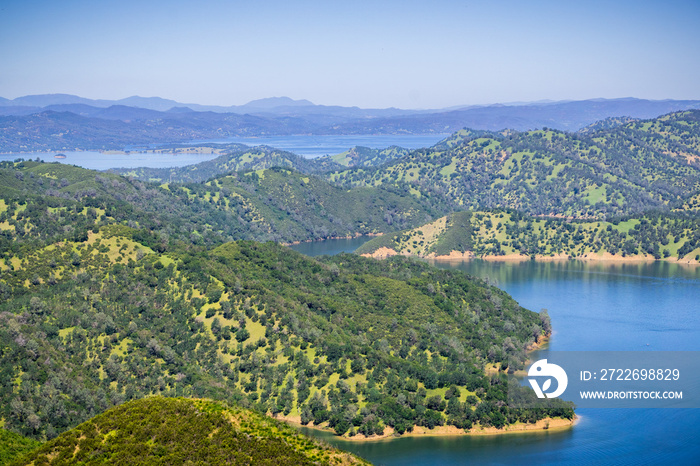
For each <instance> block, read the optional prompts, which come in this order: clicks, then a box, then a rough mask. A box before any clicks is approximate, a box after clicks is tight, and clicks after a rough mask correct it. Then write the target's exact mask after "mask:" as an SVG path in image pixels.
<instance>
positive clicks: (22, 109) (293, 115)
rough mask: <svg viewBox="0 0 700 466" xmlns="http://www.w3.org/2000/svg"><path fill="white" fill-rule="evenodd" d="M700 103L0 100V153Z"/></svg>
mask: <svg viewBox="0 0 700 466" xmlns="http://www.w3.org/2000/svg"><path fill="white" fill-rule="evenodd" d="M699 108H700V101H698V100H643V99H635V98H624V99H593V100H583V101H566V102H535V103H528V104H510V105H503V104H498V105H490V106H473V107H457V108H450V109H442V110H402V109H396V108H388V109H361V108H358V107H339V106H325V105H315V104H313V103H312V102H310V101H308V100H293V99H290V98H288V97H273V98H268V99H260V100H254V101H252V102H249V103H247V104H245V105H240V106H232V107H219V106H204V105H198V104H183V103H180V102H176V101H174V100H167V99H162V98H160V97H148V98H144V97H138V96H134V97H129V98H126V99H121V100H92V99H86V98H83V97H78V96H74V95H67V94H50V95H34V96H25V97H18V98H16V99H13V100H9V99H3V98H0V151H4V152H27V151H38V150H72V149H121V148H123V147H125V146H128V145H131V146H133V145H140V144H154V143H179V142H187V141H191V140H195V139H198V140H202V139H222V138H227V137H236V136H273V135H292V134H319V135H320V134H431V133H452V132H455V131H459V130H460V129H463V128H471V129H475V130H488V131H499V130H502V129H513V130H516V131H527V130H531V129H536V128H544V127H548V128H553V129H559V130H564V131H572V132H573V131H577V130H579V129H581V128H583V127H586V126H588V125H591V124H593V123H595V122H597V121H600V120H605V119H609V118H621V117H625V118H627V119H628V118H654V117H657V116H660V115H663V114H667V113H670V112H674V111H680V110H689V109H699Z"/></svg>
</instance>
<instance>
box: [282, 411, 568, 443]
mask: <svg viewBox="0 0 700 466" xmlns="http://www.w3.org/2000/svg"><path fill="white" fill-rule="evenodd" d="M271 417H272V418H273V419H277V420H278V421H283V422H285V423H287V424H290V425H292V426H294V427H304V428H307V429H313V430H317V431H319V432H326V433H329V434H334V439H338V440H342V441H345V442H380V441H391V440H396V439H399V438H404V437H405V438H409V437H462V436H485V435H508V434H533V433H543V432H549V431H555V432H557V431H562V430H566V429H571V428H572V427H573V426H575V425H576V424H577V423H578V421H579V420H580V419H581V417H580V416H578V415H574V417H573V419H565V418H544V419H540V420H539V421H537V422H535V423H534V424H523V423H516V424H510V425H507V426H505V427H504V428H503V429H498V428H496V427H482V426H480V425H475V426H474V427H472V428H471V429H469V430H464V429H460V428H458V427H455V426H452V425H444V426H436V427H434V428H432V429H428V428H426V427H422V426H414V427H413V431H411V432H404V433H403V434H400V435H399V434H396V433H395V432H394V429H393V428H392V427H386V428H385V429H384V433H383V434H381V435H372V436H370V437H366V436H365V435H363V434H356V435H353V436H352V437H348V436H347V435H335V432H334V431H333V430H332V429H330V428H328V427H327V426H324V425H323V424H321V425H319V426H316V425H313V423H309V424H308V425H302V424H301V419H300V418H299V417H298V416H294V417H291V416H277V417H274V416H271ZM324 424H325V423H324Z"/></svg>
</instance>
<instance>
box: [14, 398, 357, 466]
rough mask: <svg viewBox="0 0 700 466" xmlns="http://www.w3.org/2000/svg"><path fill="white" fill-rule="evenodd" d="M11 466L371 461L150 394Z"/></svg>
mask: <svg viewBox="0 0 700 466" xmlns="http://www.w3.org/2000/svg"><path fill="white" fill-rule="evenodd" d="M11 464H16V465H20V464H22V465H23V464H55V465H59V464H162V465H172V464H256V465H257V464H260V465H312V464H329V465H351V464H369V463H368V462H367V461H364V460H362V459H360V458H358V457H356V456H354V455H352V454H350V453H345V452H342V451H340V450H338V449H335V448H332V447H330V446H328V445H325V444H321V443H320V442H319V441H316V440H313V439H310V438H308V437H305V436H303V435H301V434H299V433H298V432H297V431H296V430H294V429H292V428H291V427H288V426H287V425H285V424H283V423H281V422H278V421H275V420H273V419H270V418H268V417H265V416H262V415H260V414H257V413H255V412H253V411H250V410H245V409H241V408H237V407H230V406H227V405H225V404H223V403H220V402H215V401H211V400H202V399H185V398H162V397H147V398H144V399H141V400H135V401H131V402H128V403H125V404H123V405H121V406H118V407H115V408H111V409H109V410H107V411H105V412H104V413H102V414H99V415H98V416H96V417H94V418H92V419H90V420H89V421H86V422H84V423H82V424H80V425H78V426H76V427H74V428H73V429H71V430H69V431H67V432H65V433H63V434H62V435H60V436H58V437H57V438H55V439H53V440H50V441H49V442H46V443H45V444H43V445H42V446H41V447H39V448H38V449H36V450H35V451H33V452H32V453H30V454H27V455H25V456H23V457H21V459H17V460H16V461H15V462H13V463H11Z"/></svg>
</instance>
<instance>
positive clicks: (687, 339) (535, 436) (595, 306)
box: [295, 240, 700, 465]
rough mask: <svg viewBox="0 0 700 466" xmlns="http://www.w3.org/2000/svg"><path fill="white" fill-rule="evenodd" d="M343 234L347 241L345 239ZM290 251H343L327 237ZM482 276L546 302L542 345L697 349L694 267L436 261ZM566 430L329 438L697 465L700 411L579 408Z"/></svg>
mask: <svg viewBox="0 0 700 466" xmlns="http://www.w3.org/2000/svg"><path fill="white" fill-rule="evenodd" d="M345 241H347V240H345ZM313 248H314V249H313V250H312V249H311V247H310V246H309V245H308V244H304V245H299V246H297V247H295V249H297V250H299V251H300V252H304V253H306V254H323V253H326V254H335V253H337V252H336V251H338V250H344V251H348V250H349V249H350V245H349V244H347V243H346V244H340V243H336V242H335V240H331V241H325V242H321V243H317V244H315V245H314V246H313ZM432 263H433V264H434V265H436V266H438V267H443V268H455V269H460V270H463V271H465V272H467V273H470V274H473V275H476V276H479V277H481V278H484V279H488V281H489V282H491V283H493V284H495V285H497V286H498V287H500V288H502V289H504V290H505V291H507V292H508V293H510V294H511V295H512V296H513V297H514V298H515V299H516V300H517V301H518V302H519V303H520V304H521V305H522V306H523V307H526V308H528V309H532V310H535V311H539V310H540V309H542V308H546V309H547V310H548V311H549V314H550V316H551V318H552V326H553V327H554V334H553V336H552V338H551V341H550V344H549V349H547V350H543V351H541V352H540V353H541V354H540V355H539V356H541V357H546V354H547V351H550V350H557V351H585V350H598V351H605V350H609V351H623V350H625V351H635V350H640V351H649V350H657V351H661V350H665V351H700V267H685V266H679V265H676V264H668V263H664V262H654V263H649V264H602V263H593V264H586V263H582V262H579V261H567V262H556V263H545V262H524V263H495V262H484V261H469V262H459V263H455V262H438V261H433V262H432ZM577 414H578V415H579V416H580V417H581V420H580V421H579V423H578V424H577V425H576V426H575V427H574V428H573V429H570V430H567V431H560V432H543V433H528V434H510V435H501V436H492V437H455V438H449V437H443V438H435V437H433V438H410V437H406V438H399V439H397V440H391V441H380V442H372V443H369V442H368V443H363V444H356V443H350V442H345V441H340V440H337V439H335V438H333V436H332V435H327V434H324V433H321V434H319V433H318V432H316V431H311V430H309V429H306V431H307V432H309V433H312V434H314V435H319V436H321V437H323V438H325V439H326V440H328V441H329V442H331V443H333V444H336V445H338V446H339V447H341V448H344V449H346V450H350V451H353V452H355V453H357V454H359V455H361V456H363V457H365V458H367V459H368V460H370V461H372V462H374V463H376V464H383V465H442V464H527V465H533V464H534V465H539V464H676V465H685V464H696V465H697V464H700V410H697V409H685V410H681V409H676V410H674V409H579V410H577Z"/></svg>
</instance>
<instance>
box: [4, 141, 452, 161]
mask: <svg viewBox="0 0 700 466" xmlns="http://www.w3.org/2000/svg"><path fill="white" fill-rule="evenodd" d="M447 136H448V135H447V134H428V135H424V134H418V135H416V134H408V135H394V134H378V135H374V134H373V135H356V136H276V137H268V138H229V139H219V140H207V141H193V143H204V142H218V143H229V142H237V143H241V144H247V145H249V146H259V145H263V144H264V145H268V146H271V147H275V148H277V149H282V150H286V151H289V152H294V153H295V154H298V155H303V156H304V157H308V158H315V157H320V156H323V155H335V154H339V153H341V152H344V151H346V150H348V149H350V148H352V147H355V146H365V147H370V148H372V149H384V148H386V147H390V146H401V147H404V148H406V149H418V148H421V147H430V146H432V145H434V144H435V143H437V142H439V141H440V140H442V139H444V138H445V137H447ZM57 153H59V152H31V153H25V154H0V161H3V160H15V159H17V158H23V159H25V160H28V159H31V160H35V159H36V158H37V157H38V158H39V159H40V160H43V161H44V162H59V163H67V164H70V165H77V166H79V167H83V168H89V169H91V170H108V169H110V168H136V167H149V168H170V167H183V166H185V165H192V164H195V163H200V162H205V161H207V160H211V159H213V158H215V157H217V155H211V154H144V153H139V152H131V153H130V154H103V153H101V152H94V151H79V152H76V151H60V153H61V154H65V155H66V158H65V159H56V158H54V155H56V154H57Z"/></svg>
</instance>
